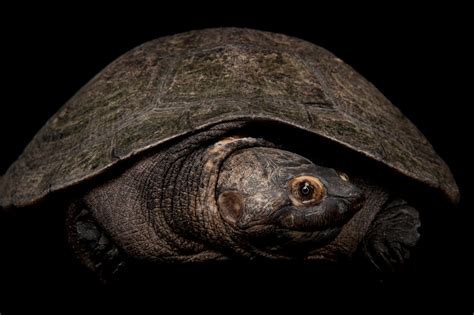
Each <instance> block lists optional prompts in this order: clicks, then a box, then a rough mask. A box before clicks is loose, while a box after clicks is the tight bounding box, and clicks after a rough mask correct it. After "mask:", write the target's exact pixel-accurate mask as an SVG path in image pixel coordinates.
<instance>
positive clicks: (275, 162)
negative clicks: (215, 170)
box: [217, 147, 365, 253]
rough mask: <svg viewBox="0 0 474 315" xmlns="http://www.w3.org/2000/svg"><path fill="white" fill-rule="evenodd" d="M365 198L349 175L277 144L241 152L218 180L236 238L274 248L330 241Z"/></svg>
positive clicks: (222, 210) (224, 210)
mask: <svg viewBox="0 0 474 315" xmlns="http://www.w3.org/2000/svg"><path fill="white" fill-rule="evenodd" d="M364 200H365V199H364V195H363V193H362V191H361V190H360V189H359V188H358V187H356V186H355V185H353V184H351V183H350V181H349V178H348V176H347V175H345V174H344V173H340V172H337V171H335V170H334V169H331V168H327V167H322V166H319V165H316V164H314V163H312V162H311V161H309V160H308V159H306V158H304V157H302V156H300V155H298V154H295V153H292V152H288V151H284V150H280V149H275V148H265V147H254V148H248V149H243V150H239V151H236V152H235V153H233V154H232V155H231V156H229V157H228V158H227V159H226V160H225V161H224V163H223V165H222V167H221V172H220V175H219V180H218V184H217V203H218V208H219V212H220V215H221V217H222V218H223V219H224V220H225V221H226V222H227V223H228V224H229V225H230V226H231V229H232V231H233V232H234V233H235V234H236V236H238V237H241V238H245V240H246V242H250V243H251V245H252V246H255V247H258V248H259V249H262V250H266V251H268V250H269V251H272V252H273V251H276V252H288V251H289V252H292V253H294V252H295V251H299V252H301V251H302V252H308V251H310V250H312V249H315V248H318V247H321V246H323V245H325V244H327V243H328V242H330V241H332V240H333V239H334V238H335V237H336V236H337V235H338V234H339V232H340V231H341V229H342V227H343V226H344V224H345V223H347V222H348V221H349V220H350V218H351V217H352V216H353V215H354V213H356V212H357V211H358V210H359V209H360V208H361V207H362V205H363V203H364Z"/></svg>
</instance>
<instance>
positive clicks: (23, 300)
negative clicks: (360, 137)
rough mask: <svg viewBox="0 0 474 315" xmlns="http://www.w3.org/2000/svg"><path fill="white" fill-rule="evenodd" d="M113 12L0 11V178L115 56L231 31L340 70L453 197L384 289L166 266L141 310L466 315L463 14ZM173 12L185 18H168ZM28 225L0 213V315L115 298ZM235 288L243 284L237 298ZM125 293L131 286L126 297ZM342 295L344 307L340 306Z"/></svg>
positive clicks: (427, 10)
mask: <svg viewBox="0 0 474 315" xmlns="http://www.w3.org/2000/svg"><path fill="white" fill-rule="evenodd" d="M226 6H227V5H226ZM275 6H278V5H276V4H275ZM40 9H41V11H40ZM121 9H123V10H121V12H120V13H117V12H115V11H112V10H111V9H107V8H106V9H101V10H98V9H97V8H96V7H93V6H90V7H88V6H85V5H84V6H82V7H76V8H74V7H71V8H61V10H60V11H56V10H58V8H57V7H51V8H45V7H42V8H31V7H28V10H25V8H20V9H18V8H16V9H12V10H9V9H8V10H5V11H3V12H2V15H3V19H2V20H1V53H2V57H1V59H0V62H1V64H0V66H1V68H0V69H1V72H0V76H1V79H2V81H1V82H2V83H1V86H2V89H1V103H0V104H1V105H0V144H1V149H0V152H1V154H0V173H3V172H4V171H5V170H6V169H7V167H8V166H9V165H10V164H11V163H12V162H13V161H14V160H15V159H16V158H17V157H18V155H19V154H20V153H21V151H22V149H23V148H24V146H25V145H26V144H27V143H28V141H29V140H30V139H31V137H32V136H33V135H34V134H35V133H36V132H37V130H38V129H39V128H40V127H41V126H42V125H43V124H44V123H45V122H46V120H47V119H48V118H49V117H50V116H51V115H52V114H53V113H54V112H55V111H56V110H57V109H58V108H59V107H60V106H61V105H62V104H63V103H65V102H66V101H67V100H68V98H70V97H71V96H72V95H73V94H74V93H75V92H76V91H77V90H78V89H79V88H80V87H81V86H82V85H84V84H85V83H86V82H87V81H88V80H89V79H91V78H92V77H93V76H94V75H95V74H96V73H98V72H99V71H100V70H101V69H102V68H104V67H105V66H106V65H107V64H108V63H110V62H111V61H112V60H114V59H115V58H117V57H118V56H120V55H121V54H122V53H124V52H126V51H128V50H130V49H131V48H133V47H135V46H137V45H139V44H141V43H143V42H145V41H147V40H151V39H154V38H157V37H161V36H164V35H170V34H174V33H178V32H183V31H188V30H192V29H200V28H207V27H218V26H240V27H250V28H256V29H261V30H267V31H273V32H280V33H285V34H287V35H292V36H295V37H299V38H302V39H305V40H308V41H310V42H313V43H315V44H318V45H320V46H323V47H325V48H326V49H328V50H330V51H331V52H333V53H334V54H336V55H337V56H338V57H340V58H341V59H343V60H344V61H346V62H347V63H348V64H350V65H351V66H353V67H354V68H355V69H356V70H357V71H358V72H360V73H361V74H362V75H363V76H365V77H366V78H367V79H368V80H369V81H371V82H372V83H374V84H375V86H377V87H378V88H379V89H380V90H381V91H382V93H384V94H385V95H386V96H387V97H388V98H389V99H390V100H391V101H392V102H393V103H394V104H395V105H396V106H398V107H399V108H400V109H401V110H402V112H403V113H404V114H405V115H406V116H407V117H409V119H410V120H412V121H413V122H414V124H415V125H416V126H418V127H419V129H420V130H421V131H422V132H423V133H424V134H425V135H426V136H427V138H428V139H429V140H430V141H431V143H432V144H433V146H434V148H435V150H436V151H437V152H438V153H439V154H440V155H441V156H442V157H443V159H444V160H445V161H446V162H447V163H448V165H449V166H450V167H451V169H452V171H453V174H454V176H455V178H456V180H457V182H458V184H459V186H460V188H461V194H462V200H461V205H460V208H459V209H455V210H449V211H446V212H445V213H443V214H442V215H441V216H442V218H441V220H439V218H438V220H437V224H438V226H437V227H436V228H435V230H436V231H437V232H436V234H437V235H436V236H435V237H434V238H433V239H431V240H429V241H428V242H427V244H428V245H426V246H425V248H424V250H422V251H421V253H420V254H418V257H417V262H416V263H415V264H414V266H413V267H412V269H411V270H410V271H409V272H408V274H406V275H404V276H400V277H398V276H397V277H391V278H390V279H389V280H386V281H384V282H380V281H377V280H373V279H372V278H370V277H369V278H370V279H371V280H370V281H369V280H367V281H365V280H364V281H362V283H363V284H361V285H360V287H359V286H358V283H359V282H358V280H361V279H365V276H364V275H358V276H352V278H351V280H350V281H349V282H350V283H351V284H350V285H348V287H343V286H340V285H339V284H340V283H341V282H337V284H334V285H328V284H327V278H328V277H331V276H332V275H333V274H331V273H329V276H328V275H326V281H325V282H321V283H324V286H327V287H321V286H320V283H318V282H317V279H315V277H316V276H314V275H313V276H311V275H308V273H310V272H311V270H310V268H308V267H295V266H283V267H268V268H267V267H265V268H260V269H258V268H257V270H256V269H254V268H253V269H252V267H250V266H233V267H230V268H227V269H225V270H222V268H221V269H219V267H215V268H214V267H213V266H212V267H209V266H208V267H205V268H203V269H199V270H194V269H192V268H191V269H189V268H188V269H186V270H178V271H177V270H175V269H173V268H171V269H172V270H167V271H166V272H164V273H163V274H162V275H161V280H162V281H163V282H162V283H156V287H155V286H154V287H153V288H147V293H148V294H152V295H153V296H154V297H155V298H156V299H157V300H156V301H155V300H153V301H154V302H153V303H152V304H154V305H155V306H156V305H158V306H159V307H163V303H165V301H167V299H168V298H170V297H178V298H179V299H181V302H180V303H178V304H173V305H174V307H176V306H177V305H178V306H180V307H183V306H191V307H203V308H207V306H208V305H213V303H214V302H212V300H213V299H214V298H215V296H216V294H217V296H219V297H220V301H221V302H225V303H227V306H226V307H233V308H235V307H238V306H239V307H243V309H244V310H245V309H246V307H245V305H247V303H250V302H249V301H253V302H257V303H260V304H261V305H263V307H265V308H268V307H270V306H273V307H274V306H276V307H277V308H279V307H280V306H281V307H283V306H289V307H290V308H291V309H292V310H296V309H295V307H298V308H299V307H302V306H308V307H310V308H313V309H314V308H317V307H320V306H321V305H322V304H323V301H324V298H322V297H321V295H319V294H320V292H325V293H326V294H328V293H329V296H331V297H332V298H334V300H336V301H341V303H336V304H332V305H331V307H336V306H337V307H340V306H348V307H355V306H357V305H359V306H363V307H364V308H365V307H370V305H376V304H377V303H378V302H380V301H386V303H385V304H384V306H383V307H385V309H391V308H392V307H394V306H402V307H404V305H408V304H407V302H408V301H410V302H413V301H414V302H417V304H419V305H420V306H421V307H422V308H429V307H437V306H438V305H439V306H446V307H449V308H450V309H451V311H454V310H458V309H461V308H464V309H470V310H471V311H472V308H473V305H472V304H473V303H472V260H471V259H470V253H471V252H472V241H471V240H472V226H473V225H472V198H471V195H472V193H471V191H470V190H471V188H472V185H471V184H470V181H471V176H472V173H471V166H470V163H472V154H471V153H470V150H471V148H470V147H471V146H472V143H473V142H472V137H471V136H472V131H471V130H472V124H471V121H472V114H471V113H470V112H469V107H470V106H471V104H472V100H471V99H470V98H468V93H469V92H470V88H471V85H472V70H473V69H472V64H471V58H472V50H470V48H469V47H468V46H469V42H470V41H472V37H473V36H472V35H473V34H472V32H471V31H470V30H469V29H470V28H472V23H469V21H468V19H467V16H466V14H464V12H466V11H465V10H464V9H463V8H457V7H455V6H454V5H452V6H451V7H449V8H446V7H441V6H440V7H433V6H430V7H422V8H414V7H404V8H396V7H387V8H381V7H370V8H367V9H362V8H359V10H352V8H350V9H348V10H346V11H345V12H344V13H342V12H341V11H342V6H341V7H339V8H338V7H336V8H331V9H317V8H315V7H314V6H310V5H309V4H308V5H303V4H299V5H297V4H294V5H293V6H292V7H289V8H285V7H282V8H280V9H281V10H279V12H271V10H268V9H263V10H259V11H256V10H255V8H254V5H252V4H243V3H242V4H235V3H234V4H229V5H228V7H226V8H220V10H219V11H218V12H212V11H210V10H209V9H203V8H198V7H187V6H185V5H183V6H182V7H177V8H172V9H167V8H155V7H140V8H138V7H134V8H129V7H127V6H122V7H121ZM183 10H184V11H186V12H185V13H182V12H183ZM25 11H28V13H27V12H25ZM443 216H444V217H443ZM34 218H35V219H34V220H32V219H24V216H23V215H21V214H20V215H17V217H15V218H14V219H12V221H9V220H10V219H11V218H10V216H6V215H2V216H1V217H0V219H1V220H2V221H1V223H0V227H1V229H2V230H1V231H0V236H1V238H2V240H1V241H0V244H1V246H2V247H1V248H0V250H1V252H0V257H1V260H2V266H0V267H1V271H0V277H1V278H0V286H1V292H2V294H1V295H0V312H6V313H15V310H17V311H18V310H20V309H23V308H24V307H25V306H26V307H31V306H33V307H34V308H37V309H44V310H53V309H58V308H59V309H60V308H62V306H60V305H61V303H60V302H59V301H67V302H68V303H69V304H68V306H66V308H65V309H66V310H70V309H71V307H72V306H71V305H74V307H77V305H82V306H84V305H85V306H86V307H87V308H91V307H92V306H90V303H89V302H90V301H92V300H93V301H96V300H101V301H102V302H104V301H106V303H104V304H106V305H108V306H117V305H120V303H119V304H117V300H114V301H113V302H112V301H111V300H107V299H108V298H110V296H113V295H114V294H117V292H115V291H114V290H115V289H111V288H110V287H109V288H106V289H104V288H102V287H101V286H100V285H99V284H98V283H96V282H95V281H94V280H93V279H91V277H90V275H89V274H88V273H87V272H84V271H83V270H82V269H81V268H79V267H78V266H77V264H76V263H75V262H74V261H73V260H72V259H71V258H70V257H69V255H68V253H67V251H64V252H63V251H61V252H58V248H59V249H61V250H62V248H63V247H62V243H61V241H60V240H58V239H57V236H58V234H57V233H56V232H54V233H53V232H45V231H44V230H41V229H39V228H38V227H37V224H36V223H35V220H36V219H38V221H37V222H41V220H43V221H44V218H47V219H48V220H49V219H51V220H52V221H54V220H55V219H54V218H50V217H49V216H48V215H44V216H41V218H40V216H38V215H36V217H34ZM22 220H25V221H22ZM22 222H25V223H24V224H23V223H22ZM38 224H40V223H38ZM32 231H33V232H32ZM43 233H44V235H46V236H44V235H43ZM39 234H41V235H39ZM295 268H299V269H298V270H295ZM216 270H217V271H216ZM196 273H199V274H198V275H196ZM343 277H344V276H343ZM339 278H341V276H339ZM394 278H395V279H394ZM354 279H355V280H354ZM339 280H340V279H339ZM216 283H218V285H219V286H221V287H220V288H217V290H216V287H214V288H213V289H207V288H206V285H207V286H213V285H216ZM236 283H239V285H244V286H245V285H246V287H245V288H244V289H242V290H241V289H237V288H236V287H235V286H234V284H236ZM230 288H232V289H230ZM139 289H143V288H133V290H139ZM153 292H157V293H156V295H154V293H153ZM183 292H185V293H183ZM206 292H209V294H207V293H206ZM122 293H123V292H122ZM106 296H107V297H106ZM191 296H192V297H194V299H193V298H191ZM204 296H206V298H204ZM354 296H356V297H357V298H356V299H354V300H355V301H357V302H354V303H348V304H347V305H345V304H346V303H345V302H346V301H348V298H349V297H354ZM423 296H424V298H423ZM160 297H161V300H160ZM469 297H470V298H471V299H470V300H469ZM64 299H65V300H64ZM190 300H191V301H194V302H189V301H190ZM33 301H34V302H33ZM119 301H120V300H119ZM160 301H161V302H160ZM196 301H197V302H196ZM122 302H124V301H123V300H122ZM108 303H110V304H108ZM188 303H191V304H189V305H188ZM144 304H146V303H141V304H140V306H144ZM160 305H161V306H160ZM407 307H408V306H407ZM247 311H254V310H253V308H249V309H247ZM2 314H4V313H2Z"/></svg>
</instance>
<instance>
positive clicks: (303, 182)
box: [289, 176, 325, 206]
mask: <svg viewBox="0 0 474 315" xmlns="http://www.w3.org/2000/svg"><path fill="white" fill-rule="evenodd" d="M289 186H290V187H289V188H290V199H291V201H292V202H293V204H294V205H295V206H313V205H316V204H318V203H319V202H321V200H322V199H323V197H324V193H325V191H324V186H323V184H322V183H321V181H320V180H319V179H317V178H316V177H312V176H298V177H295V178H293V179H292V180H290V182H289Z"/></svg>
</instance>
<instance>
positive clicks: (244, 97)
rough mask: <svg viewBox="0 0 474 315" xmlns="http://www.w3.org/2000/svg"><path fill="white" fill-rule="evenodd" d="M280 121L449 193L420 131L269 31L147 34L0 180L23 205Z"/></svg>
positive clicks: (5, 196)
mask: <svg viewBox="0 0 474 315" xmlns="http://www.w3.org/2000/svg"><path fill="white" fill-rule="evenodd" d="M242 119H244V120H256V119H264V120H269V121H279V122H284V123H287V124H290V125H293V126H296V127H299V128H302V129H305V130H308V131H310V132H312V133H315V134H318V135H320V136H322V137H325V138H328V139H331V140H333V141H336V142H338V143H341V144H342V145H344V146H346V147H349V148H351V149H353V150H355V151H358V152H361V153H363V154H365V155H366V156H368V157H370V158H372V159H375V160H378V161H380V162H382V163H383V164H385V165H386V166H388V167H390V168H392V169H394V170H396V171H398V172H400V173H402V174H404V175H405V176H408V177H410V178H412V179H415V180H417V181H418V182H421V183H423V184H425V185H428V186H430V187H432V188H435V189H438V190H439V191H440V192H441V193H443V194H444V195H446V196H447V197H448V198H449V199H450V200H451V201H452V202H454V203H455V202H457V200H458V199H459V191H458V188H457V186H456V183H455V181H454V179H453V176H452V174H451V172H450V170H449V168H448V167H447V166H446V164H445V163H444V162H443V160H442V159H441V158H440V157H439V156H438V155H437V154H436V152H435V151H434V150H433V148H432V146H431V145H430V144H429V142H428V141H427V140H426V139H425V137H424V136H423V135H422V134H421V133H420V131H419V130H418V129H417V128H416V127H415V126H414V125H413V124H412V123H411V122H410V121H409V120H408V119H407V118H406V117H405V116H403V114H402V113H401V112H400V111H399V110H398V109H397V108H396V107H395V106H393V105H392V104H391V103H390V101H388V100H387V99H386V98H385V97H384V96H383V95H382V94H381V93H380V92H379V91H378V90H377V89H376V88H375V87H374V86H373V85H372V84H370V83H369V82H368V81H367V80H365V79H364V78H363V77H362V76H361V75H359V74H358V73H356V72H355V71H354V70H353V69H352V68H351V67H349V66H348V65H346V64H345V63H344V62H342V61H341V60H340V59H338V58H337V57H335V56H334V55H333V54H331V53H330V52H328V51H326V50H325V49H323V48H321V47H318V46H316V45H313V44H311V43H308V42H305V41H303V40H299V39H296V38H292V37H288V36H285V35H280V34H273V33H267V32H260V31H254V30H249V29H237V28H221V29H207V30H201V31H193V32H188V33H182V34H178V35H175V36H170V37H163V38H160V39H157V40H153V41H150V42H147V43H145V44H143V45H141V46H139V47H137V48H135V49H133V50H131V51H129V52H127V53H126V54H124V55H123V56H121V57H120V58H118V59H117V60H115V61H114V62H112V63H111V64H110V65H109V66H107V67H106V68H105V69H104V70H102V71H101V72H100V73H99V74H98V75H96V76H95V77H94V78H93V79H92V80H91V81H90V82H88V83H87V84H86V85H85V86H84V87H83V88H82V89H81V90H79V91H78V92H77V93H76V94H75V95H74V96H73V97H72V98H71V99H70V100H69V101H68V102H67V103H66V104H65V105H64V106H63V107H62V108H61V109H60V110H59V111H58V112H57V113H56V114H55V115H53V117H51V119H50V120H49V121H48V122H47V123H46V125H45V126H44V127H43V128H42V129H41V130H40V131H39V132H38V133H37V134H36V136H35V137H34V138H33V140H32V141H31V142H30V143H29V145H28V146H27V147H26V149H25V150H24V152H23V153H22V155H21V156H20V157H19V158H18V159H17V160H16V161H15V162H14V163H13V164H12V165H11V167H10V168H9V169H8V170H7V172H6V173H5V175H4V176H3V177H2V178H1V179H0V196H1V197H0V205H1V206H3V207H8V206H12V205H13V206H25V205H28V204H32V203H35V202H37V201H39V200H40V199H42V198H43V197H45V196H46V195H47V194H48V193H50V192H52V191H56V190H59V189H63V188H66V187H70V186H72V185H75V184H77V183H79V182H81V181H83V180H85V179H87V178H91V177H94V176H96V175H97V174H99V173H101V172H103V171H104V170H105V169H107V168H110V167H111V166H113V165H114V164H115V163H116V162H117V161H119V160H123V159H127V158H128V157H130V156H132V155H135V154H137V153H139V152H142V151H145V150H148V149H150V148H152V147H155V146H158V145H160V144H162V143H164V142H166V141H168V140H170V139H172V138H175V137H177V136H179V135H184V134H188V133H189V132H191V131H193V130H196V129H203V128H205V127H206V126H210V125H213V124H216V123H219V122H224V121H233V120H242Z"/></svg>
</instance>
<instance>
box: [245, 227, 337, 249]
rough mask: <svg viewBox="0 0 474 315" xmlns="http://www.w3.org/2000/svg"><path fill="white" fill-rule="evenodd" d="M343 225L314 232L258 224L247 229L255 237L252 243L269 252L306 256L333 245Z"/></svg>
mask: <svg viewBox="0 0 474 315" xmlns="http://www.w3.org/2000/svg"><path fill="white" fill-rule="evenodd" d="M342 228H343V224H338V225H334V226H331V227H327V228H323V229H320V230H313V231H298V230H292V229H286V228H279V227H276V226H275V225H265V224H258V225H253V226H251V227H249V228H247V229H246V232H247V233H249V236H250V235H253V237H252V236H251V238H252V243H253V244H255V245H257V246H258V247H260V248H264V249H265V250H267V251H269V252H274V253H278V254H283V255H288V256H290V257H293V256H302V257H303V256H305V255H308V254H309V253H310V252H311V251H313V250H315V249H317V248H321V247H323V246H325V245H327V244H329V243H331V242H332V241H333V240H334V239H336V237H337V236H338V235H339V233H340V232H341V231H342Z"/></svg>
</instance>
